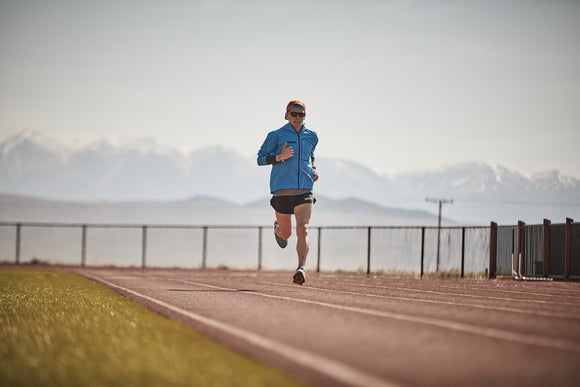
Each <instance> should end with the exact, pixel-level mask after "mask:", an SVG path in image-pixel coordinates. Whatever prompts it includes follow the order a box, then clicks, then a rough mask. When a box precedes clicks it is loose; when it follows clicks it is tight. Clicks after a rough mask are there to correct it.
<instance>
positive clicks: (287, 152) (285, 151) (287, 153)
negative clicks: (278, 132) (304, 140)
mask: <svg viewBox="0 0 580 387" xmlns="http://www.w3.org/2000/svg"><path fill="white" fill-rule="evenodd" d="M292 156H294V148H292V147H291V146H288V143H284V145H283V146H282V152H280V161H286V160H288V159H289V158H290V157H292Z"/></svg>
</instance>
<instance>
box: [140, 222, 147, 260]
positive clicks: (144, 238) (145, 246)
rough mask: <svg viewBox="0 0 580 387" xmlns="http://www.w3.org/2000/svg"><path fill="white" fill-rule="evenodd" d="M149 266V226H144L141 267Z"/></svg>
mask: <svg viewBox="0 0 580 387" xmlns="http://www.w3.org/2000/svg"><path fill="white" fill-rule="evenodd" d="M146 266H147V226H143V236H142V238H141V267H142V268H143V269H145V267H146Z"/></svg>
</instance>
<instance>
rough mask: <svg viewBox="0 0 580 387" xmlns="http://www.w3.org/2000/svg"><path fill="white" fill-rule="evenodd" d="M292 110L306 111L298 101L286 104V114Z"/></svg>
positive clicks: (304, 105)
mask: <svg viewBox="0 0 580 387" xmlns="http://www.w3.org/2000/svg"><path fill="white" fill-rule="evenodd" d="M292 109H303V110H304V111H306V104H305V103H304V102H302V101H300V100H297V99H293V100H292V101H290V102H288V105H286V113H288V112H289V111H290V110H292Z"/></svg>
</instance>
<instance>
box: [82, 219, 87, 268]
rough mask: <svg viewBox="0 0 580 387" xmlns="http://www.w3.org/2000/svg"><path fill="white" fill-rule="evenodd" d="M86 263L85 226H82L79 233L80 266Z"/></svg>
mask: <svg viewBox="0 0 580 387" xmlns="http://www.w3.org/2000/svg"><path fill="white" fill-rule="evenodd" d="M86 262H87V225H86V224H83V226H82V233H81V266H85V265H86Z"/></svg>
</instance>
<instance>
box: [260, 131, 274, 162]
mask: <svg viewBox="0 0 580 387" xmlns="http://www.w3.org/2000/svg"><path fill="white" fill-rule="evenodd" d="M277 148H278V139H277V136H276V134H275V133H274V132H270V133H268V136H266V139H265V140H264V143H263V144H262V146H261V147H260V150H259V151H258V159H257V162H258V165H269V164H274V163H275V162H276V149H277Z"/></svg>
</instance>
